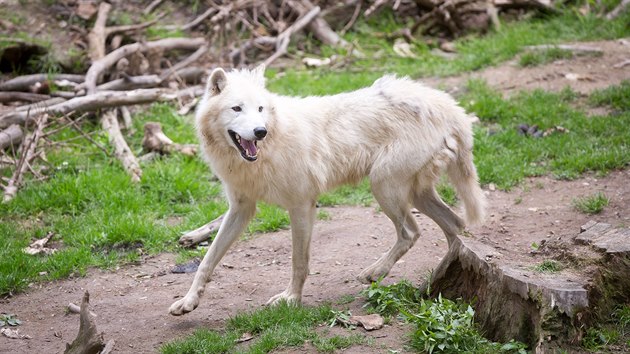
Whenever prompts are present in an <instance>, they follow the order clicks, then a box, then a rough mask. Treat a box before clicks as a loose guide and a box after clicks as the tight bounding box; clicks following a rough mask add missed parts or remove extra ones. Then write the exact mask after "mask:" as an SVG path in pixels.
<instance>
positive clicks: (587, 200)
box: [572, 192, 609, 214]
mask: <svg viewBox="0 0 630 354" xmlns="http://www.w3.org/2000/svg"><path fill="white" fill-rule="evenodd" d="M608 203H609V199H608V197H607V196H606V195H605V194H603V193H601V192H598V193H595V194H593V195H590V196H586V197H581V198H575V199H573V201H572V204H573V207H574V208H575V209H576V210H577V211H579V212H582V213H584V214H599V213H601V212H602V210H604V208H605V207H607V206H608Z"/></svg>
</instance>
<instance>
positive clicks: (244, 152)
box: [228, 130, 258, 161]
mask: <svg viewBox="0 0 630 354" xmlns="http://www.w3.org/2000/svg"><path fill="white" fill-rule="evenodd" d="M228 134H230V137H231V138H232V141H233V142H234V145H236V148H238V151H240V153H241V156H243V158H244V159H245V160H247V161H256V159H257V158H258V145H257V141H256V140H247V139H243V138H241V136H240V135H238V134H237V133H236V132H235V131H233V130H228Z"/></svg>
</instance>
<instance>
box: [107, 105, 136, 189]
mask: <svg viewBox="0 0 630 354" xmlns="http://www.w3.org/2000/svg"><path fill="white" fill-rule="evenodd" d="M101 124H102V126H103V130H105V131H106V132H107V135H108V136H109V143H110V144H111V145H112V146H114V155H116V158H118V160H120V162H121V163H122V164H123V167H124V168H125V170H126V171H127V172H128V173H129V174H130V175H131V180H132V181H133V182H140V177H142V170H141V169H140V163H138V159H137V158H136V157H135V156H134V154H133V153H132V152H131V148H129V145H127V142H126V141H125V138H124V137H123V135H122V133H121V132H120V126H119V125H118V117H116V110H114V109H109V110H107V111H106V112H105V113H104V114H103V117H102V118H101Z"/></svg>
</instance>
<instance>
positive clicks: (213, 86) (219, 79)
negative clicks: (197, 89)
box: [206, 68, 227, 96]
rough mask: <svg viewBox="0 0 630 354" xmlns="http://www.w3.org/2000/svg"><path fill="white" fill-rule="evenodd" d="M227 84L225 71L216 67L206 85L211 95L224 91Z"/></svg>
mask: <svg viewBox="0 0 630 354" xmlns="http://www.w3.org/2000/svg"><path fill="white" fill-rule="evenodd" d="M225 85H227V77H226V76H225V71H223V69H221V68H216V69H214V70H213V71H212V74H210V77H209V78H208V86H207V87H206V91H208V93H210V96H216V95H218V94H220V93H221V91H223V89H224V88H225Z"/></svg>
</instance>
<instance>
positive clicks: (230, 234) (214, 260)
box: [168, 196, 256, 316]
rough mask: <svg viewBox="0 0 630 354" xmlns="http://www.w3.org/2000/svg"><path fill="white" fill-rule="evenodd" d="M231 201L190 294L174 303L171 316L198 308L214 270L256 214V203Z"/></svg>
mask: <svg viewBox="0 0 630 354" xmlns="http://www.w3.org/2000/svg"><path fill="white" fill-rule="evenodd" d="M228 197H229V196H228ZM229 199H230V209H229V210H228V212H227V214H226V215H225V218H224V220H223V222H222V223H221V227H219V232H218V233H217V236H216V238H215V239H214V242H212V245H211V246H210V248H209V249H208V251H207V252H206V255H205V256H204V257H203V260H202V261H201V264H200V265H199V269H197V273H196V274H195V279H194V280H193V283H192V285H191V286H190V289H189V290H188V293H186V296H184V297H183V298H181V299H179V300H177V301H176V302H174V303H173V304H172V305H171V307H170V308H169V310H168V311H169V312H170V314H171V315H174V316H180V315H183V314H185V313H187V312H190V311H192V310H194V309H195V308H197V306H198V305H199V298H200V297H201V295H202V294H203V291H204V289H205V287H206V283H207V282H208V281H210V276H211V275H212V272H213V271H214V268H215V267H216V266H217V264H218V263H219V262H220V261H221V258H223V256H224V255H225V253H226V252H227V250H228V249H229V248H230V246H231V245H232V244H233V243H234V241H236V239H237V238H238V237H239V236H240V235H241V234H242V233H243V230H244V229H245V227H246V226H247V224H248V223H249V221H250V220H251V218H252V217H253V216H254V213H255V212H256V202H255V201H251V200H246V199H244V198H237V197H233V198H229Z"/></svg>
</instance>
